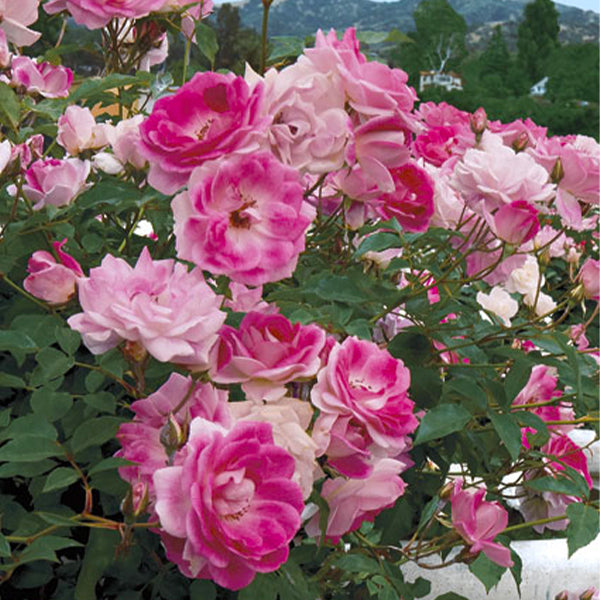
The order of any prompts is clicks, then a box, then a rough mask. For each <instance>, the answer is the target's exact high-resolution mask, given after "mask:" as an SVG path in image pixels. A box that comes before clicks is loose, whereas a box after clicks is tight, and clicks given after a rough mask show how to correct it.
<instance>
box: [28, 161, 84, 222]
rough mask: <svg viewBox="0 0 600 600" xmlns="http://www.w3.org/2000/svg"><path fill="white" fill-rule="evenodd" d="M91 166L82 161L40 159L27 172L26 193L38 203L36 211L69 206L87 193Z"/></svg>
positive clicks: (34, 206) (32, 200)
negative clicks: (80, 195) (50, 206)
mask: <svg viewBox="0 0 600 600" xmlns="http://www.w3.org/2000/svg"><path fill="white" fill-rule="evenodd" d="M89 173H90V163H89V162H88V161H87V160H86V161H83V160H79V159H78V158H66V159H64V160H59V159H58V158H47V159H45V160H36V161H35V162H34V163H33V164H32V165H31V166H30V167H29V169H27V171H25V184H24V185H23V193H24V194H25V196H26V197H27V198H28V199H29V200H30V201H31V202H34V203H35V204H34V205H33V210H40V209H41V208H43V207H44V206H47V205H49V204H51V205H52V206H58V207H60V206H66V205H67V204H70V203H71V202H72V201H73V200H74V199H75V197H76V196H77V195H78V194H80V193H81V192H82V191H83V190H85V187H86V186H85V181H86V179H87V176H88V175H89Z"/></svg>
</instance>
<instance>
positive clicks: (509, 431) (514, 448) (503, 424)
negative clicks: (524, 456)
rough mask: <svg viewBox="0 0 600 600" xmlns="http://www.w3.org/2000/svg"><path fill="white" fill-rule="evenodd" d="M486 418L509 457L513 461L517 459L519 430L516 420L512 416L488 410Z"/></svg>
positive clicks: (519, 439)
mask: <svg viewBox="0 0 600 600" xmlns="http://www.w3.org/2000/svg"><path fill="white" fill-rule="evenodd" d="M488 416H489V417H490V419H491V421H492V425H493V426H494V429H495V430H496V433H497V434H498V435H499V436H500V439H501V440H502V441H503V442H504V445H505V446H506V449H507V450H508V453H509V454H510V457H511V458H512V459H513V460H517V458H519V454H520V453H521V448H522V443H521V428H520V427H519V425H518V424H517V420H516V418H515V417H514V415H512V414H509V413H507V414H500V413H497V412H494V411H492V410H490V411H489V412H488Z"/></svg>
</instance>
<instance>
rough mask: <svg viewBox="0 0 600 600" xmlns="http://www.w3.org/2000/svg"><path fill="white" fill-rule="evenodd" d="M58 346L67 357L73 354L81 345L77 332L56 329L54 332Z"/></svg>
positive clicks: (63, 328) (68, 329)
mask: <svg viewBox="0 0 600 600" xmlns="http://www.w3.org/2000/svg"><path fill="white" fill-rule="evenodd" d="M54 335H55V337H56V341H57V342H58V345H59V346H60V347H61V348H62V349H63V350H64V351H65V352H66V353H67V354H68V355H69V356H72V355H73V354H75V351H76V350H77V349H78V348H79V346H80V345H81V335H79V332H78V331H73V330H72V329H70V328H69V327H60V326H59V327H57V328H56V331H55V332H54Z"/></svg>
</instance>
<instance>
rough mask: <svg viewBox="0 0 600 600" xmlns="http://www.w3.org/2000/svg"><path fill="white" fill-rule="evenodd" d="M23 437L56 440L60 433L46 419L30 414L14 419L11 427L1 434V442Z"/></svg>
mask: <svg viewBox="0 0 600 600" xmlns="http://www.w3.org/2000/svg"><path fill="white" fill-rule="evenodd" d="M22 436H36V437H42V438H47V439H49V440H56V438H57V437H58V432H57V431H56V429H55V428H54V427H53V426H52V425H51V424H50V423H48V421H47V420H46V419H44V417H42V416H40V415H32V414H29V415H25V416H24V417H19V418H18V419H14V420H13V422H12V423H11V424H10V426H9V427H7V428H6V429H5V430H4V431H2V433H0V441H1V440H7V439H14V438H19V437H22Z"/></svg>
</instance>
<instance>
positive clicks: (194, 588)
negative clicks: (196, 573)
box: [190, 579, 217, 600]
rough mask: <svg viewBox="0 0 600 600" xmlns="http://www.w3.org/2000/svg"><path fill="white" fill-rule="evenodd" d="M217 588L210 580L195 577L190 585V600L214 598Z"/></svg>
mask: <svg viewBox="0 0 600 600" xmlns="http://www.w3.org/2000/svg"><path fill="white" fill-rule="evenodd" d="M216 597H217V588H216V587H215V584H214V583H213V582H212V581H208V580H206V579H197V580H196V581H193V582H192V584H191V585H190V600H215V598H216Z"/></svg>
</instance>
